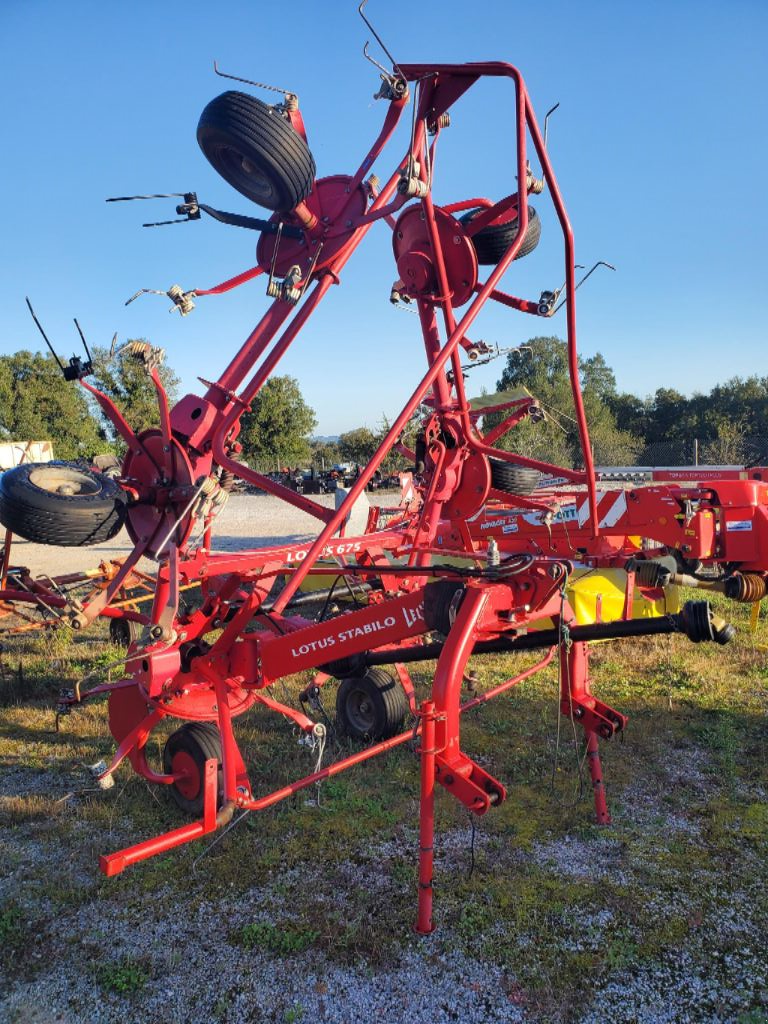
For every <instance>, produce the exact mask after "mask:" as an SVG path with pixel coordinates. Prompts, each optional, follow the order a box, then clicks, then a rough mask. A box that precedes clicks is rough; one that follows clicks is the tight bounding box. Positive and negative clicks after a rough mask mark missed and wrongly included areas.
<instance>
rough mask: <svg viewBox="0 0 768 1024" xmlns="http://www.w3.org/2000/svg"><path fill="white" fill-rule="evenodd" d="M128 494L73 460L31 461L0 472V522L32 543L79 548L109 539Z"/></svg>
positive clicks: (122, 516)
mask: <svg viewBox="0 0 768 1024" xmlns="http://www.w3.org/2000/svg"><path fill="white" fill-rule="evenodd" d="M127 500H128V499H127V496H126V493H125V491H124V490H123V489H122V487H120V485H119V484H118V483H116V482H115V481H114V480H110V479H109V477H106V476H104V475H103V474H102V473H96V472H94V471H93V470H92V469H84V468H83V467H82V466H78V465H75V464H74V463H68V462H42V463H34V462H30V463H26V464H24V465H21V466H16V468H15V469H9V470H7V471H6V472H5V473H3V474H2V476H0V523H2V525H3V526H5V527H6V528H7V529H9V530H12V531H13V532H14V533H16V534H18V535H19V537H24V539H25V540H30V541H32V542H33V543H35V544H56V545H58V546H60V547H69V548H79V547H86V546H87V545H89V544H99V543H101V542H102V541H105V540H110V539H111V538H112V537H114V536H115V534H117V533H119V532H120V528H121V527H122V525H123V521H124V519H125V510H126V502H127Z"/></svg>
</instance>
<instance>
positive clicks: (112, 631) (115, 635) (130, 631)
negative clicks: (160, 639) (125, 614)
mask: <svg viewBox="0 0 768 1024" xmlns="http://www.w3.org/2000/svg"><path fill="white" fill-rule="evenodd" d="M141 632H142V626H141V623H140V622H134V621H133V619H110V620H109V640H110V643H113V644H114V645H115V647H126V648H128V647H130V646H131V644H132V643H135V642H136V641H137V640H138V639H139V637H140V636H141Z"/></svg>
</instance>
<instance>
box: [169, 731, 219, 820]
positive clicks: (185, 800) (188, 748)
mask: <svg viewBox="0 0 768 1024" xmlns="http://www.w3.org/2000/svg"><path fill="white" fill-rule="evenodd" d="M182 752H183V753H185V754H188V755H189V756H190V757H191V758H192V760H193V761H194V762H195V764H196V765H197V768H198V778H199V781H200V785H199V788H198V790H197V792H196V793H194V794H193V795H190V794H187V795H185V794H184V793H182V792H181V790H180V789H179V788H178V786H177V785H176V783H175V782H174V783H172V784H171V785H170V787H169V789H170V791H171V796H172V797H173V799H174V800H175V801H176V803H177V804H178V806H179V807H180V808H181V810H182V811H184V812H185V813H186V814H191V815H193V816H194V817H196V818H199V817H200V815H201V814H202V813H203V800H204V792H203V776H204V773H205V762H206V761H209V760H210V759H211V758H215V760H217V761H218V762H219V772H218V787H217V794H216V806H217V808H219V807H221V805H222V803H223V802H224V771H223V768H222V763H221V736H220V735H219V730H218V728H217V727H216V726H215V725H214V724H213V722H187V723H186V725H182V727H181V728H180V729H177V730H176V732H172V733H171V735H170V736H169V737H168V739H167V740H166V744H165V747H164V749H163V770H164V771H165V773H166V774H167V775H170V774H171V772H172V771H173V758H174V756H175V755H176V754H178V753H182Z"/></svg>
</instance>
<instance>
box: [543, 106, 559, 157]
mask: <svg viewBox="0 0 768 1024" xmlns="http://www.w3.org/2000/svg"><path fill="white" fill-rule="evenodd" d="M559 106H560V100H558V101H557V103H556V104H555V105H554V107H550V108H549V110H548V111H547V112H546V114H545V115H544V149H546V148H547V132H548V131H549V118H550V115H551V114H554V112H555V111H556V110H557V108H558V107H559Z"/></svg>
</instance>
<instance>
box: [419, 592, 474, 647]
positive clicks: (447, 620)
mask: <svg viewBox="0 0 768 1024" xmlns="http://www.w3.org/2000/svg"><path fill="white" fill-rule="evenodd" d="M465 590H466V588H465V586H464V584H463V583H460V582H459V581H457V580H434V581H433V582H431V583H428V584H427V585H426V587H425V588H424V625H425V626H427V628H428V629H435V630H437V632H438V633H442V635H443V636H448V634H449V633H450V631H451V626H452V625H453V619H454V618H455V616H456V613H457V612H458V610H459V606H460V605H461V602H462V600H463V598H464V592H465Z"/></svg>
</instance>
